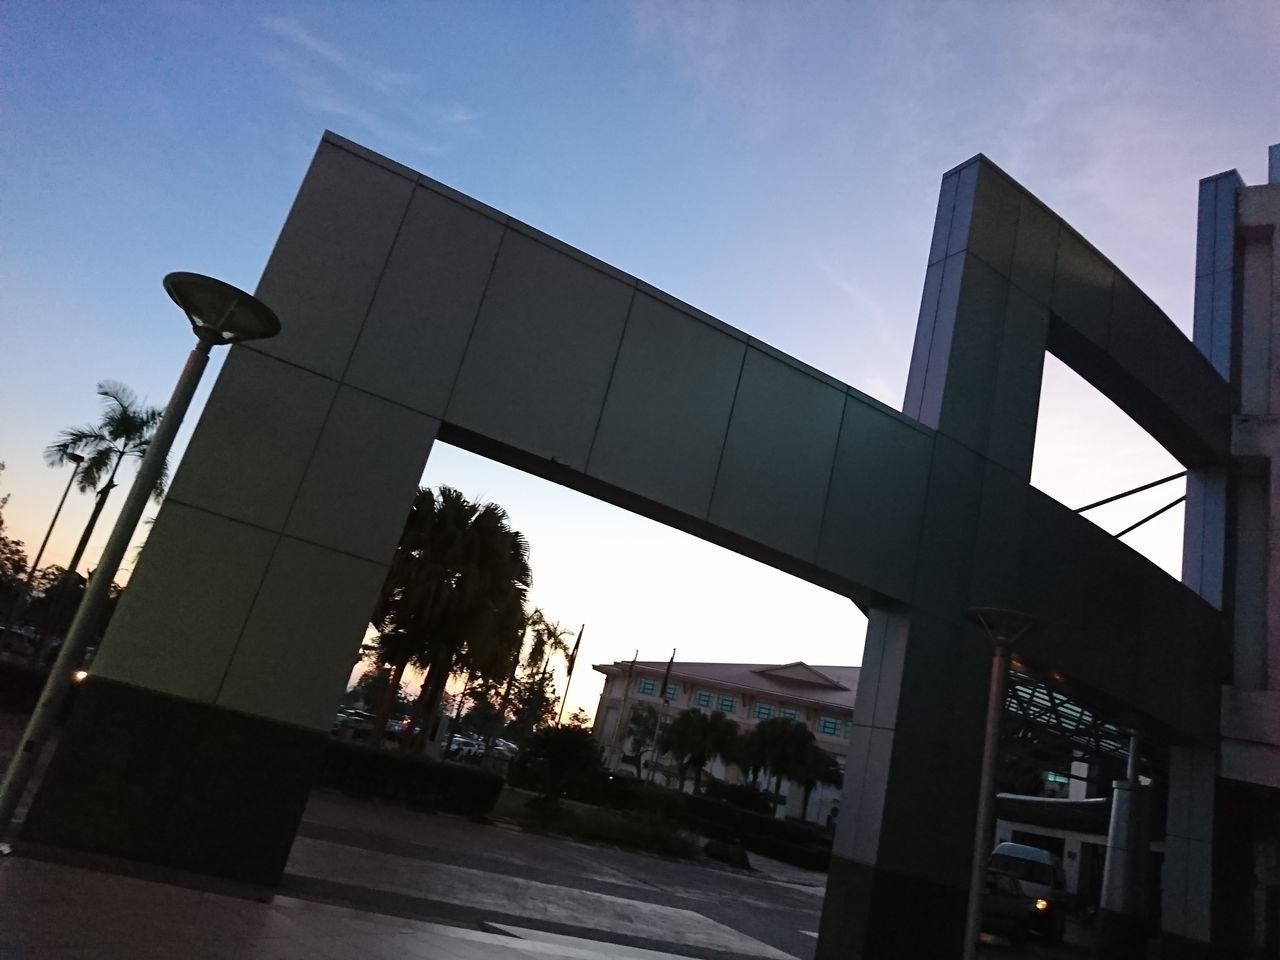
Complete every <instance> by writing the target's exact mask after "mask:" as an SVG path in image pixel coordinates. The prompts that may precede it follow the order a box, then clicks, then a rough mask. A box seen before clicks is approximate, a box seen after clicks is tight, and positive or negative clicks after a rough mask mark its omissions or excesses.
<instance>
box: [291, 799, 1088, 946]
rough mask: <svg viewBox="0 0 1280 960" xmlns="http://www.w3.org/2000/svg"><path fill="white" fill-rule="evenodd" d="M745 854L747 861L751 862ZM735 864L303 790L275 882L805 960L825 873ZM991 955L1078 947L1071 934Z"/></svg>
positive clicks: (634, 942) (386, 905)
mask: <svg viewBox="0 0 1280 960" xmlns="http://www.w3.org/2000/svg"><path fill="white" fill-rule="evenodd" d="M754 860H755V858H753V861H754ZM757 864H758V865H759V866H760V867H761V868H762V869H761V870H759V871H757V872H753V873H750V874H749V873H746V872H745V871H741V870H735V869H733V868H729V867H720V866H719V865H710V864H703V863H698V864H694V863H687V862H683V861H676V860H667V859H663V858H659V857H653V856H646V855H644V854H639V853H632V852H628V851H623V850H617V849H612V848H606V847H598V846H591V845H588V844H582V843H576V842H573V841H569V840H564V839H561V838H556V837H546V836H540V835H536V834H529V833H524V832H523V831H521V830H519V828H517V827H515V826H514V825H512V824H504V823H501V822H499V823H493V824H484V823H477V822H472V821H469V820H467V819H465V818H462V817H454V816H448V815H431V814H422V813H418V812H414V811H408V810H404V809H400V808H396V807H392V806H388V805H384V804H381V803H378V802H375V801H356V800H351V799H349V798H346V797H343V796H341V795H340V794H338V793H335V792H333V791H327V790H326V791H321V790H317V791H316V792H315V793H314V794H313V796H312V798H311V801H310V803H309V805H308V807H307V810H306V814H305V816H304V821H303V824H302V828H301V830H300V831H299V836H298V840H297V842H296V843H295V845H294V848H293V853H292V856H291V858H290V860H289V865H288V867H287V871H286V876H285V880H284V884H283V887H282V891H281V892H282V893H286V894H292V895H293V896H297V897H305V898H307V899H312V900H322V901H327V902H330V903H334V904H339V905H343V906H353V907H357V908H361V909H365V910H377V911H380V912H383V913H388V914H392V915H396V916H402V917H408V918H417V919H428V920H435V921H440V922H446V923H459V924H464V925H467V926H474V927H478V928H480V929H485V928H489V929H501V928H510V927H516V928H523V929H530V928H532V929H535V930H540V931H545V932H548V933H550V934H565V935H571V936H577V937H586V938H588V939H592V940H601V941H606V942H610V943H614V944H619V945H627V946H631V947H641V948H647V949H650V950H660V951H663V952H666V953H673V954H679V955H683V956H689V957H705V958H711V960H721V958H729V957H735V958H736V957H759V958H765V960H786V958H795V960H811V958H812V957H813V952H814V946H815V944H816V931H817V929H818V922H819V917H820V914H821V910H822V897H823V895H824V893H825V877H824V876H823V875H822V874H817V873H811V872H808V871H802V870H798V869H796V868H792V867H787V866H785V865H782V864H776V863H773V862H772V861H755V862H753V866H754V865H757ZM1069 939H1072V940H1076V941H1077V942H1076V943H1074V944H1073V943H1067V944H1063V945H1060V946H1057V947H1052V946H1049V945H1047V944H1044V943H1040V942H1038V941H1035V940H1033V941H1032V943H1030V944H1029V945H1028V946H1027V947H1025V948H1024V949H1023V950H1021V951H1014V950H1013V949H1012V948H1010V947H1009V946H1008V945H1007V944H1004V943H1003V942H1002V941H998V940H997V941H990V942H988V943H985V944H984V945H983V946H982V948H981V949H980V955H984V956H989V957H991V958H992V960H996V958H1000V960H1003V958H1009V960H1013V958H1016V957H1037V958H1041V957H1043V958H1048V957H1081V956H1087V955H1088V951H1087V950H1086V949H1085V948H1084V946H1083V945H1082V944H1081V943H1079V937H1078V935H1077V933H1076V931H1072V935H1071V936H1070V938H1069Z"/></svg>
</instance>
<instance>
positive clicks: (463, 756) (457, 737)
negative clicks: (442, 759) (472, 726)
mask: <svg viewBox="0 0 1280 960" xmlns="http://www.w3.org/2000/svg"><path fill="white" fill-rule="evenodd" d="M483 753H484V741H483V740H481V739H480V738H479V737H476V736H474V735H472V734H470V733H455V734H454V735H453V736H451V737H450V738H449V756H451V757H453V758H454V759H456V760H473V759H475V758H476V757H479V756H480V755H481V754H483Z"/></svg>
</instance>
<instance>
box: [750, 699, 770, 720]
mask: <svg viewBox="0 0 1280 960" xmlns="http://www.w3.org/2000/svg"><path fill="white" fill-rule="evenodd" d="M751 715H752V716H753V717H755V718H756V719H757V720H768V719H769V718H770V717H772V716H773V704H772V703H757V704H756V708H755V709H754V710H752V711H751Z"/></svg>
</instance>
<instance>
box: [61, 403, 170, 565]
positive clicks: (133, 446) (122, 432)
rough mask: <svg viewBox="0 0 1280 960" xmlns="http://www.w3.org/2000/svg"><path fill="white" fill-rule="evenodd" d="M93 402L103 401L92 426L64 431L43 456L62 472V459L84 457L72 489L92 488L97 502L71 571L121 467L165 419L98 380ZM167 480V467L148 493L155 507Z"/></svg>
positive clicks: (156, 409)
mask: <svg viewBox="0 0 1280 960" xmlns="http://www.w3.org/2000/svg"><path fill="white" fill-rule="evenodd" d="M98 396H100V397H102V399H103V406H104V409H103V412H102V418H101V419H100V420H99V421H98V422H97V423H91V424H85V425H84V426H79V427H70V428H68V429H66V430H63V431H62V432H61V433H60V434H58V439H57V440H55V441H54V442H53V443H51V444H49V446H48V447H46V448H45V451H44V459H45V462H46V463H48V464H49V466H51V467H60V466H63V465H64V464H65V463H66V462H67V455H68V454H71V453H75V454H79V455H80V456H82V457H84V462H83V463H82V464H81V465H80V472H79V473H78V474H77V475H76V488H77V489H78V490H79V491H80V492H81V493H88V492H89V491H90V490H93V489H94V488H97V493H96V494H95V497H96V499H97V502H96V503H95V504H94V505H93V512H92V513H91V514H90V515H89V522H88V523H86V524H85V528H84V532H83V533H82V534H81V535H80V542H79V543H78V544H77V545H76V549H75V553H74V555H73V557H72V560H71V562H70V563H68V564H67V566H68V568H69V569H70V570H72V571H74V570H75V569H76V568H77V567H79V565H80V559H81V557H83V555H84V551H85V548H86V547H87V546H88V544H89V538H90V537H91V536H92V535H93V528H94V527H95V526H96V525H97V523H98V517H99V516H101V514H102V508H103V507H104V506H106V503H107V497H108V496H110V494H111V491H112V490H113V489H115V486H116V474H117V473H119V471H120V465H121V464H123V463H124V462H125V460H129V459H136V460H141V459H142V457H143V455H144V454H145V453H146V452H147V447H148V446H150V445H151V437H152V436H153V435H154V434H155V431H156V426H157V425H158V424H159V423H160V417H161V415H162V414H163V413H164V410H163V409H162V408H160V407H149V406H146V405H145V404H143V403H141V402H140V401H139V400H138V396H137V394H135V393H134V392H133V391H132V390H130V389H129V388H128V387H126V386H125V385H124V384H123V383H119V382H117V381H115V380H103V381H102V382H101V383H99V384H98ZM104 478H105V479H104ZM168 479H169V464H168V461H166V462H165V465H164V468H163V469H162V470H161V471H160V476H159V477H158V478H157V479H156V486H155V489H154V490H153V491H152V495H153V496H154V497H155V499H156V501H157V502H158V501H159V500H160V498H161V497H163V496H164V488H165V484H166V483H167V482H168ZM99 484H101V486H99Z"/></svg>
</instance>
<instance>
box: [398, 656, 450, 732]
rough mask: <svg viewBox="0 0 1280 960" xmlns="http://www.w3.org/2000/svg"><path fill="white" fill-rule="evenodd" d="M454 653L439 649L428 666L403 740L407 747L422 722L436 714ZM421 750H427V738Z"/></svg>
mask: <svg viewBox="0 0 1280 960" xmlns="http://www.w3.org/2000/svg"><path fill="white" fill-rule="evenodd" d="M452 653H453V651H451V650H437V651H436V653H435V656H433V657H432V659H431V663H430V664H429V665H428V667H427V675H426V676H425V677H424V678H423V680H422V690H421V691H420V692H419V693H418V700H417V702H416V703H415V704H414V708H413V715H412V716H411V717H410V718H409V725H408V726H407V727H406V728H405V731H404V739H403V741H402V742H403V743H404V745H405V746H406V747H407V746H409V745H410V744H412V743H413V737H414V734H415V733H416V732H417V731H418V730H419V729H420V728H421V726H422V722H423V721H424V720H426V719H428V718H429V717H431V716H432V715H434V713H435V711H436V706H437V705H438V704H439V703H440V695H441V694H442V693H443V692H444V685H445V683H447V682H448V680H449V661H450V660H451V659H452ZM428 732H429V731H428ZM419 752H420V753H425V752H426V742H425V738H424V740H423V742H422V744H421V745H420V749H419Z"/></svg>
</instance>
